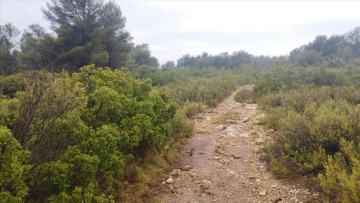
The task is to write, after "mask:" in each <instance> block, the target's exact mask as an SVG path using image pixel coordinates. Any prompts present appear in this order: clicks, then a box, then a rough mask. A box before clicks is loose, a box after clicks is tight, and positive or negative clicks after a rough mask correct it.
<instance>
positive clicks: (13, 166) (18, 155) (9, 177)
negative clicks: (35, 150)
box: [0, 126, 29, 202]
mask: <svg viewBox="0 0 360 203" xmlns="http://www.w3.org/2000/svg"><path fill="white" fill-rule="evenodd" d="M0 149H2V152H1V154H0V201H1V202H23V201H24V197H25V196H26V195H27V191H28V187H27V185H26V183H25V178H26V176H25V175H26V173H27V172H28V170H29V167H28V166H27V165H24V164H23V163H24V161H25V160H26V158H27V157H28V155H29V152H28V151H24V150H23V149H22V147H21V145H20V144H19V142H18V141H17V140H16V139H15V138H14V137H13V136H12V134H11V132H10V130H9V129H7V128H5V127H3V126H0Z"/></svg>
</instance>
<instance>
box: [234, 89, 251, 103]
mask: <svg viewBox="0 0 360 203" xmlns="http://www.w3.org/2000/svg"><path fill="white" fill-rule="evenodd" d="M234 99H235V101H237V102H239V103H244V102H246V103H253V102H254V100H253V91H252V90H251V89H242V90H239V91H238V92H237V93H236V94H235V97H234Z"/></svg>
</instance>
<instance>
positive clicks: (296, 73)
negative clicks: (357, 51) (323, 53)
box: [254, 66, 360, 99]
mask: <svg viewBox="0 0 360 203" xmlns="http://www.w3.org/2000/svg"><path fill="white" fill-rule="evenodd" d="M359 73H360V69H358V68H341V69H340V68H324V67H307V68H299V67H290V66H285V67H275V68H272V69H269V70H267V72H266V73H265V74H264V75H263V76H262V78H261V79H259V80H258V81H257V82H256V84H255V87H254V95H255V98H256V99H257V98H260V97H261V96H264V95H267V94H269V93H276V92H279V91H280V90H283V89H293V88H295V89H296V88H297V87H299V86H301V85H313V86H318V87H321V86H343V85H351V84H352V85H355V86H358V85H359V81H358V80H356V74H359Z"/></svg>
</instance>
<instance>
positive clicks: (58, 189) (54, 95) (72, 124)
mask: <svg viewBox="0 0 360 203" xmlns="http://www.w3.org/2000/svg"><path fill="white" fill-rule="evenodd" d="M22 85H23V91H17V92H16V94H13V95H9V96H13V98H9V97H8V96H4V95H2V96H1V97H0V104H1V105H0V109H1V112H0V146H1V147H2V149H4V150H5V151H4V153H2V154H1V157H0V158H1V159H0V169H1V170H0V171H1V173H0V179H1V181H2V184H0V190H1V193H0V198H1V199H2V200H8V201H10V202H21V201H25V200H26V201H27V202H44V201H51V202H79V201H86V202H114V201H115V202H118V201H122V199H121V198H122V196H121V192H120V191H124V190H126V187H127V186H126V185H127V184H125V183H129V182H130V183H131V182H132V181H137V178H136V176H140V175H134V176H131V175H129V174H131V171H134V170H135V168H136V167H130V166H134V165H135V166H136V165H137V164H136V163H138V162H141V160H143V159H144V158H145V157H146V155H147V152H149V151H161V150H162V149H163V147H164V146H165V145H166V144H167V142H168V140H170V139H172V137H173V135H174V133H179V134H180V133H184V134H188V133H189V132H190V131H191V130H192V126H189V125H187V124H188V123H186V122H185V120H184V119H185V118H184V117H181V116H179V115H178V114H177V113H176V107H175V105H174V104H173V103H172V102H171V101H170V99H169V97H168V96H167V95H166V94H164V93H163V92H158V91H153V89H152V86H151V83H150V81H149V80H143V81H139V80H135V79H133V78H132V77H131V76H130V75H128V74H125V73H123V72H121V71H119V70H115V71H111V70H107V69H102V68H98V69H96V68H95V67H94V66H86V67H83V68H81V70H80V72H79V73H74V74H73V75H72V76H69V74H68V73H67V72H62V73H57V74H53V73H44V72H37V73H35V74H31V75H30V76H29V77H27V78H25V79H24V82H23V83H22ZM176 115H177V116H176ZM190 129H191V130H190ZM184 131H185V132H184ZM10 171H11V174H12V175H14V174H16V175H15V176H12V175H11V176H10ZM134 174H138V173H134Z"/></svg>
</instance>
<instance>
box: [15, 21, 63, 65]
mask: <svg viewBox="0 0 360 203" xmlns="http://www.w3.org/2000/svg"><path fill="white" fill-rule="evenodd" d="M20 42H21V43H20V48H21V52H20V53H19V55H18V61H19V66H20V67H22V68H23V69H26V70H39V69H42V68H47V69H52V68H53V65H54V63H53V59H54V58H55V57H56V50H55V49H54V47H55V38H54V37H53V36H52V35H50V34H49V33H46V31H45V29H44V28H43V27H41V26H40V25H30V26H29V28H28V30H25V32H24V34H23V35H22V37H21V39H20Z"/></svg>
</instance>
